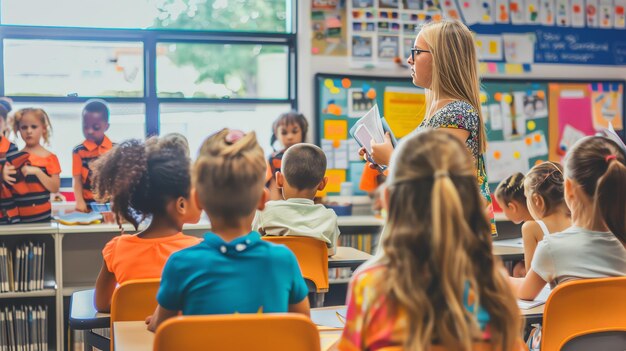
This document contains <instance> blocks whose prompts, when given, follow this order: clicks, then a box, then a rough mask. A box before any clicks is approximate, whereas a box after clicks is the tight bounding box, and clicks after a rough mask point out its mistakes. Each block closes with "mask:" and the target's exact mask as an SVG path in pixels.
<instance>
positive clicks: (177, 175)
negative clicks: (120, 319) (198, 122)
mask: <svg viewBox="0 0 626 351" xmlns="http://www.w3.org/2000/svg"><path fill="white" fill-rule="evenodd" d="M190 165H191V161H190V159H189V148H188V146H187V140H186V139H185V138H184V137H183V136H182V135H178V134H170V135H166V136H163V137H160V138H156V137H153V138H150V139H148V140H147V141H146V142H145V144H144V143H142V142H141V141H139V140H134V139H133V140H127V141H124V142H123V143H121V144H120V145H117V146H115V147H114V148H113V149H112V150H111V151H109V152H107V153H106V154H104V155H102V156H101V157H100V158H99V159H98V160H97V161H95V162H94V163H93V168H94V174H93V175H94V177H93V184H94V186H95V192H96V194H97V195H98V197H100V198H109V197H110V200H111V203H112V205H113V212H114V214H115V218H116V220H117V222H118V223H121V221H122V219H124V220H126V221H128V222H130V223H131V224H132V225H133V226H134V227H135V230H137V228H138V226H139V224H140V223H141V222H142V221H143V220H144V219H145V218H146V217H147V216H151V217H152V220H151V221H150V224H149V225H148V227H147V228H146V229H145V230H144V231H142V232H140V233H137V234H134V235H127V234H126V235H125V234H122V235H121V236H117V237H115V238H113V239H112V240H111V241H109V242H108V243H107V244H106V246H105V247H104V249H103V250H102V256H103V258H104V262H103V264H102V268H101V269H100V274H99V275H98V279H97V280H96V292H95V304H96V309H98V311H100V312H105V311H108V310H109V309H110V307H111V297H112V296H113V291H114V290H115V287H116V286H117V284H121V283H123V282H125V281H127V280H133V279H148V278H159V277H161V272H162V271H163V266H164V265H165V262H166V261H167V259H168V258H169V256H170V255H171V254H172V253H173V252H175V251H178V250H180V249H183V248H186V247H189V246H192V245H195V244H197V243H199V242H200V239H199V238H196V237H193V236H188V235H184V234H183V233H182V229H183V224H185V223H197V222H198V220H199V219H200V213H201V211H200V208H199V207H198V205H197V204H196V202H195V200H193V199H192V197H191V174H190Z"/></svg>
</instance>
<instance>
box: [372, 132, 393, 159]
mask: <svg viewBox="0 0 626 351" xmlns="http://www.w3.org/2000/svg"><path fill="white" fill-rule="evenodd" d="M392 153H393V144H392V143H391V136H390V135H389V132H387V133H385V142H384V143H380V144H379V143H376V142H375V141H373V140H372V154H371V155H370V156H371V157H372V159H373V160H374V162H376V164H379V165H381V166H389V161H391V154H392Z"/></svg>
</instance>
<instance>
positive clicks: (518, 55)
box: [502, 33, 536, 63]
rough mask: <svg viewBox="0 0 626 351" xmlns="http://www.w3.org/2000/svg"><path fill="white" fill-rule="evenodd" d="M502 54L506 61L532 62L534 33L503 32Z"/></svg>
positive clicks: (533, 56)
mask: <svg viewBox="0 0 626 351" xmlns="http://www.w3.org/2000/svg"><path fill="white" fill-rule="evenodd" d="M502 38H503V40H504V56H505V58H506V62H508V63H533V62H534V58H535V41H536V37H535V34H534V33H521V34H513V33H504V34H502Z"/></svg>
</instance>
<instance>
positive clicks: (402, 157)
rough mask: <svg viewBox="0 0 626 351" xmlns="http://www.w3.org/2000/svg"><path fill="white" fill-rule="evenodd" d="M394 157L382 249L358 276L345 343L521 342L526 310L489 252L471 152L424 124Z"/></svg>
mask: <svg viewBox="0 0 626 351" xmlns="http://www.w3.org/2000/svg"><path fill="white" fill-rule="evenodd" d="M394 157H395V159H394V161H393V162H392V163H391V172H390V176H389V178H388V179H387V189H386V190H385V198H386V201H385V202H386V204H387V206H388V217H387V225H386V226H385V230H384V232H383V235H382V241H381V252H379V254H378V255H377V257H376V258H374V259H373V260H372V261H370V262H368V263H367V264H366V265H365V266H364V267H363V268H362V269H360V271H358V272H357V273H356V274H355V275H354V276H353V278H352V281H351V283H350V289H349V293H348V299H349V302H348V311H347V317H346V325H345V328H344V331H343V335H342V338H341V340H340V341H339V344H338V347H339V349H340V350H377V349H380V348H384V347H388V346H401V347H403V349H404V350H429V349H430V347H431V345H434V344H441V345H443V346H445V347H447V349H449V350H467V351H469V350H472V349H473V348H472V344H473V343H474V342H477V341H478V342H480V341H484V342H487V343H491V344H493V346H494V348H495V349H499V350H506V351H508V350H514V349H515V350H517V349H519V346H520V345H521V340H520V339H519V336H520V332H521V329H520V322H521V318H520V316H519V309H518V307H517V304H516V302H515V298H514V297H513V294H512V292H511V290H510V288H509V286H508V284H507V280H506V276H505V274H504V273H503V270H502V266H501V263H500V262H499V261H498V260H497V259H496V258H495V257H494V256H493V254H492V251H491V226H490V223H489V220H488V219H487V217H486V216H485V211H484V206H483V202H482V197H481V195H480V192H479V189H478V186H477V184H476V173H475V169H474V167H473V162H472V158H471V155H470V154H469V153H468V151H467V149H466V148H465V146H464V145H463V143H462V142H461V141H459V140H458V139H457V138H455V137H454V136H452V135H450V134H449V133H445V132H443V131H440V130H426V131H423V132H420V133H416V134H412V135H409V136H407V137H405V139H404V140H403V141H402V142H401V143H400V146H399V148H398V150H396V151H395V153H394Z"/></svg>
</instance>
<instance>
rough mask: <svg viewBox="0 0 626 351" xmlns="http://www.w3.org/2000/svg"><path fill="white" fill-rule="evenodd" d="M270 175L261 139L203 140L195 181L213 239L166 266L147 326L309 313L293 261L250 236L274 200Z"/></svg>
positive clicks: (226, 134)
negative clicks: (184, 319) (206, 317)
mask: <svg viewBox="0 0 626 351" xmlns="http://www.w3.org/2000/svg"><path fill="white" fill-rule="evenodd" d="M265 170H266V163H265V158H264V156H263V150H262V149H261V147H260V146H259V144H258V143H257V141H256V136H255V134H254V133H249V134H246V135H244V134H243V133H242V132H240V131H233V130H228V129H223V130H221V131H219V132H217V133H216V134H214V135H212V136H210V137H209V138H207V139H206V140H205V141H204V143H203V144H202V146H201V147H200V152H199V155H198V159H197V160H196V163H195V166H194V170H193V179H194V185H195V188H196V193H195V196H196V198H197V199H198V203H199V204H200V205H201V206H202V208H203V209H204V210H205V211H206V213H207V215H208V216H209V219H210V221H211V232H209V233H206V234H205V235H204V241H203V242H202V243H200V244H198V245H196V246H193V247H190V248H187V249H184V250H181V251H179V252H176V253H174V254H173V255H172V256H171V257H170V258H169V260H168V261H167V264H166V265H165V268H164V269H163V277H162V278H161V287H160V288H159V293H158V294H157V301H158V302H159V306H158V307H157V310H156V311H155V314H154V316H150V317H148V318H147V319H146V323H148V324H149V326H148V329H149V330H152V331H154V330H156V328H157V326H158V325H159V324H161V323H162V322H163V321H165V320H166V319H168V318H171V317H174V316H176V315H177V314H178V313H179V311H182V313H183V315H199V314H232V313H257V312H267V313H276V312H298V313H302V314H305V315H308V314H309V301H308V299H307V294H308V289H307V286H306V283H305V282H304V278H302V274H301V273H300V268H299V267H298V261H297V260H296V257H295V256H294V254H293V253H292V252H291V251H290V250H289V249H287V248H286V247H285V246H283V245H274V244H271V243H269V242H267V241H263V240H261V235H260V234H259V233H258V232H256V231H250V228H251V226H252V220H253V219H254V215H255V210H256V209H259V210H262V209H263V208H264V206H265V201H266V200H267V193H266V192H265V190H264V184H265Z"/></svg>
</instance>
